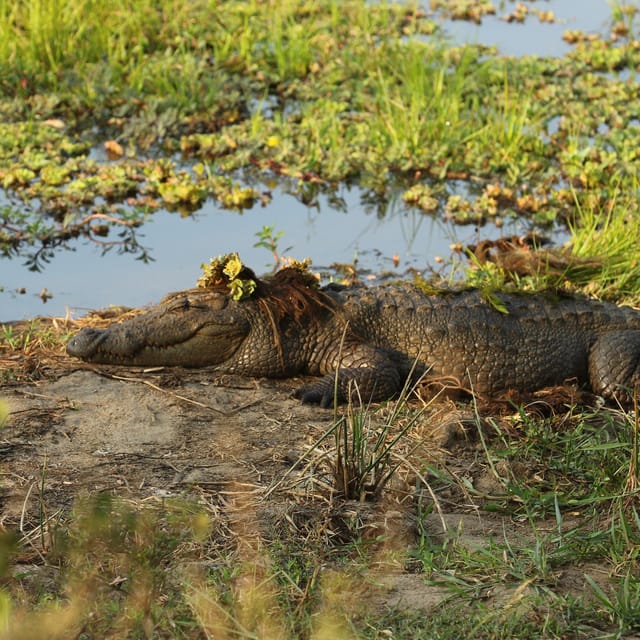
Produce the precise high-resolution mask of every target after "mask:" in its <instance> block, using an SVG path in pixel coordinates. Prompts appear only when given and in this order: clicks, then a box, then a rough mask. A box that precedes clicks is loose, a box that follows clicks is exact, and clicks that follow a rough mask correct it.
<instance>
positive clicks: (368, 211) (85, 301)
mask: <svg viewBox="0 0 640 640" xmlns="http://www.w3.org/2000/svg"><path fill="white" fill-rule="evenodd" d="M336 196H337V197H339V198H340V199H341V200H342V201H343V203H344V208H343V210H337V209H336V208H335V204H336V202H335V197H336ZM336 196H332V197H331V202H330V201H329V197H328V196H326V195H319V196H318V207H307V206H305V205H303V204H301V203H300V202H299V201H298V200H296V199H295V198H294V197H292V196H290V195H287V194H285V193H283V192H282V191H280V190H276V191H274V198H273V201H272V202H271V203H269V204H268V205H267V206H266V207H264V208H259V207H258V208H254V209H252V210H251V211H248V212H246V213H244V214H239V213H237V212H233V211H228V210H224V209H219V208H218V207H216V206H215V205H214V204H213V203H211V202H208V203H207V205H206V206H205V207H204V208H203V209H202V210H200V211H199V212H197V213H196V214H194V215H193V216H192V217H191V218H180V216H179V215H176V214H170V213H167V212H162V211H160V212H157V213H156V214H154V215H153V216H150V218H149V221H148V222H147V223H145V225H144V227H143V228H141V229H140V230H138V232H137V242H138V243H139V244H140V245H141V246H142V247H147V248H149V255H150V258H151V261H148V262H144V261H142V260H140V259H137V260H136V259H133V258H131V257H127V256H119V255H117V253H115V252H113V251H112V252H107V253H106V254H104V255H103V251H102V250H101V248H100V247H97V246H96V245H94V244H93V243H91V242H89V241H87V240H81V241H79V242H76V243H75V244H74V245H73V247H67V250H65V251H62V252H58V253H57V254H56V255H55V256H54V257H53V258H52V259H51V261H50V263H49V264H48V265H47V268H46V270H45V271H44V272H43V273H35V272H28V271H26V270H25V268H24V266H23V261H21V260H11V261H7V260H5V261H3V266H2V272H1V273H0V281H1V283H2V284H3V285H4V286H5V287H6V286H7V285H8V284H9V283H10V284H11V287H12V290H6V291H5V292H3V293H0V321H2V320H5V321H6V320H15V319H19V318H23V317H29V316H33V315H38V314H46V315H62V314H64V313H65V312H66V308H67V307H70V308H72V309H76V310H78V312H79V313H80V312H82V311H83V310H85V309H91V308H99V307H104V306H107V305H109V304H117V305H128V306H140V305H145V304H148V303H151V302H155V301H157V300H158V299H159V298H161V297H162V296H163V295H164V294H165V293H167V292H168V291H173V290H177V289H184V288H187V287H191V286H193V285H194V283H195V281H196V280H197V278H198V275H199V271H200V265H201V264H202V263H203V262H207V261H208V260H209V258H211V257H213V256H217V255H219V254H223V253H227V252H229V251H238V252H239V253H240V255H241V256H242V258H243V260H244V261H245V262H246V263H247V264H248V265H250V266H252V267H253V268H254V269H255V270H256V271H257V272H262V273H264V272H267V271H269V270H270V269H271V266H272V264H273V257H272V256H271V255H270V253H269V252H268V251H266V250H265V249H264V248H256V247H255V246H254V245H255V243H256V242H258V237H257V235H256V234H258V233H259V231H260V230H261V229H262V228H263V227H264V226H271V227H273V229H274V231H276V232H277V231H283V232H284V234H283V236H282V237H281V239H280V240H279V249H280V250H281V251H284V250H286V253H289V254H290V255H292V256H294V257H296V258H305V257H310V258H312V260H313V264H314V267H315V268H317V269H328V268H329V267H330V266H331V265H332V264H333V263H336V262H337V263H351V262H353V261H354V260H357V263H358V267H359V268H361V269H363V270H365V271H371V272H375V273H380V272H382V271H387V270H392V269H394V267H393V261H392V258H393V256H394V254H395V255H397V256H398V258H399V264H398V267H397V269H395V271H396V272H397V273H398V274H401V273H403V272H404V271H405V270H406V269H407V268H409V267H414V268H418V269H425V268H427V267H428V266H429V265H433V264H434V258H435V257H436V256H449V255H450V253H451V251H450V245H451V244H452V243H454V242H458V241H460V242H464V243H467V242H476V241H477V240H478V239H479V238H480V237H482V238H495V237H499V236H501V235H507V234H510V233H523V232H524V231H526V230H527V229H528V225H527V223H526V222H522V221H514V222H512V223H509V224H507V225H505V227H503V228H501V229H496V228H495V227H493V226H489V225H488V226H486V227H484V228H482V230H478V229H477V228H476V227H475V226H473V225H468V226H462V227H461V226H455V225H453V224H452V223H447V222H444V221H442V220H439V219H435V218H432V217H429V216H425V215H424V214H422V213H420V212H418V211H416V210H410V209H407V208H405V206H404V204H403V203H402V202H401V201H400V200H399V199H392V200H391V201H390V202H389V203H388V206H387V209H386V215H384V216H379V215H378V213H379V211H378V210H377V209H376V208H375V207H374V208H373V209H372V208H370V207H368V206H366V202H365V203H364V204H363V196H364V194H363V193H362V192H361V191H360V190H359V189H357V188H351V189H347V188H343V189H341V190H339V192H338V193H337V194H336ZM364 200H366V198H364ZM138 257H139V256H138ZM17 287H24V288H25V289H26V291H27V293H26V294H25V295H19V294H16V293H15V288H17ZM45 287H46V288H47V290H48V292H49V293H51V294H52V295H53V298H52V299H50V300H49V301H48V302H47V303H46V305H43V303H42V301H41V299H40V298H39V296H38V294H39V293H40V292H41V290H42V289H43V288H45Z"/></svg>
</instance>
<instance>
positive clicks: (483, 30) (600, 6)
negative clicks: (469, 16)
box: [443, 0, 611, 56]
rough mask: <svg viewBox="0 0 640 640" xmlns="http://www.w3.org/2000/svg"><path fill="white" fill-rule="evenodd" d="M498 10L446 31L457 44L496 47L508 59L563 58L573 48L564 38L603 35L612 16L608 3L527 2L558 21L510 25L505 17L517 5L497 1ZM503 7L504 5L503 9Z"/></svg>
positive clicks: (589, 0)
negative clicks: (572, 34) (575, 32)
mask: <svg viewBox="0 0 640 640" xmlns="http://www.w3.org/2000/svg"><path fill="white" fill-rule="evenodd" d="M493 4H494V6H496V8H497V11H496V14H495V15H494V16H485V17H483V19H482V24H481V25H477V24H474V23H472V22H466V21H461V20H456V21H448V22H447V23H446V24H444V25H443V28H444V30H445V32H446V33H447V34H449V36H451V38H452V39H453V41H454V42H464V43H468V44H483V45H487V46H495V47H497V49H498V52H499V53H501V54H502V55H505V56H527V55H539V56H563V55H565V54H566V53H568V52H569V51H571V48H572V47H571V45H569V44H567V43H566V42H565V41H564V40H563V39H562V34H563V33H564V32H565V31H568V30H572V31H573V30H576V29H579V30H581V31H585V32H587V33H603V32H604V29H605V28H606V27H607V25H608V24H609V21H610V17H611V7H610V3H609V2H607V0H546V1H543V2H540V1H538V2H532V3H526V5H527V6H528V7H529V11H530V12H532V11H533V10H538V11H553V13H554V16H555V22H553V23H543V22H540V20H539V19H538V17H537V16H535V15H529V16H528V17H527V19H526V20H525V22H524V23H522V24H520V23H516V22H512V23H508V22H506V21H505V20H503V19H502V18H503V16H506V15H508V14H510V13H513V11H514V8H515V5H516V4H517V3H515V2H496V1H494V2H493ZM499 5H501V6H499Z"/></svg>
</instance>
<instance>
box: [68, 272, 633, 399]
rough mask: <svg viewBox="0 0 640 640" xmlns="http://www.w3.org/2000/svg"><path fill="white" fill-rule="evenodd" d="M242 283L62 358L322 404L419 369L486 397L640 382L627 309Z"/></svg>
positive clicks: (387, 289)
mask: <svg viewBox="0 0 640 640" xmlns="http://www.w3.org/2000/svg"><path fill="white" fill-rule="evenodd" d="M244 274H245V275H248V277H254V278H255V276H254V274H253V272H251V271H250V270H249V269H247V268H246V267H244ZM248 281H249V282H252V283H255V291H254V292H253V293H251V295H248V296H246V297H243V298H240V299H236V298H237V296H232V295H231V293H230V290H229V288H228V287H227V286H213V285H212V286H206V287H200V288H195V289H189V290H186V291H181V292H177V293H173V294H169V295H168V296H167V297H166V298H164V299H163V300H162V301H161V302H160V303H159V304H158V305H157V306H155V307H152V308H150V309H149V310H147V311H146V312H143V313H141V314H140V315H136V316H134V317H133V318H130V319H128V320H126V321H124V322H121V323H116V324H112V325H111V326H109V327H108V328H106V329H90V328H85V329H82V330H81V331H80V332H79V333H78V334H76V336H75V337H73V338H72V339H71V340H70V342H69V343H68V345H67V352H68V354H70V355H72V356H76V357H79V358H81V359H83V360H85V361H88V362H93V363H107V364H122V365H138V366H172V365H175V366H182V367H206V366H211V367H214V368H215V369H216V370H217V371H219V372H224V373H235V374H243V375H249V376H255V377H274V378H276V377H280V378H282V377H294V376H298V375H310V376H318V378H317V379H315V380H313V381H312V382H309V383H306V384H304V385H303V386H302V387H300V388H299V389H298V390H297V391H296V392H295V395H296V396H297V397H298V398H301V399H302V401H303V402H306V403H315V404H320V405H321V406H324V407H327V406H330V405H331V404H332V403H333V402H334V399H335V400H346V399H349V398H360V399H361V400H363V401H366V400H369V399H371V400H382V399H386V398H391V397H392V396H394V394H397V393H398V392H399V391H400V390H401V389H402V387H403V385H404V384H405V383H406V381H407V380H410V379H412V378H413V379H418V378H419V377H420V376H423V375H425V374H426V375H427V376H428V377H430V378H435V379H442V378H447V379H449V380H453V381H455V383H456V385H458V386H459V387H460V388H462V389H466V390H469V391H472V392H473V393H476V394H480V395H484V396H486V397H493V396H495V395H497V394H499V393H501V392H504V391H507V390H514V391H535V390H538V389H541V388H543V387H548V386H551V385H557V384H561V383H563V382H566V381H570V380H572V381H577V382H578V383H582V384H586V385H590V388H591V389H592V390H593V392H594V393H596V394H599V395H601V396H603V397H604V398H607V399H613V400H616V401H619V402H623V403H628V402H630V398H631V389H632V388H633V387H634V385H636V384H637V383H638V382H639V381H640V311H638V310H635V309H633V308H631V307H622V306H617V305H615V304H612V303H607V302H603V301H598V300H595V299H590V298H583V297H576V296H569V295H561V294H553V295H552V294H547V293H537V294H519V293H491V295H487V294H485V293H483V292H482V291H479V290H476V289H462V290H458V291H448V290H443V291H437V292H433V291H429V290H426V288H425V287H423V286H420V284H416V283H410V282H404V283H394V284H386V285H379V286H371V287H366V286H357V287H337V286H331V285H329V286H328V287H324V288H320V287H319V286H318V285H317V283H316V281H315V279H314V278H313V277H311V276H309V275H308V274H304V273H302V272H301V271H300V270H299V269H295V268H285V269H283V270H281V271H280V272H278V273H277V274H276V275H275V276H272V277H270V278H265V279H258V278H255V279H251V280H248ZM336 392H337V396H336Z"/></svg>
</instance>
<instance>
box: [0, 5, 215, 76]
mask: <svg viewBox="0 0 640 640" xmlns="http://www.w3.org/2000/svg"><path fill="white" fill-rule="evenodd" d="M203 6H204V3H203V2H198V1H196V2H192V3H190V4H188V3H184V2H181V1H180V0H164V1H162V2H153V1H152V0H132V1H131V2H127V1H125V0H114V1H113V2H108V3H107V2H100V1H99V0H33V1H23V0H18V1H17V2H14V1H12V0H0V63H1V64H2V65H3V66H5V68H6V67H9V68H12V69H13V70H14V72H15V73H18V74H24V75H25V76H26V77H28V78H31V79H33V80H35V81H36V82H37V83H39V84H45V85H48V86H51V87H52V88H56V86H57V84H58V83H59V82H60V81H61V80H62V79H63V76H64V72H65V71H71V70H75V72H76V73H80V74H82V70H84V69H85V68H86V67H87V65H91V64H94V63H98V62H103V63H105V64H108V65H110V66H112V67H114V68H119V67H127V68H128V67H129V66H130V65H132V64H136V63H138V62H139V61H141V60H142V59H143V57H144V56H145V55H148V54H150V53H153V52H154V51H155V50H156V49H157V48H158V47H160V46H161V44H162V45H163V46H164V44H163V43H166V41H167V39H168V37H169V38H170V37H171V36H174V37H175V36H178V35H179V34H180V33H181V30H182V29H183V28H186V27H187V26H188V24H189V23H190V22H194V21H195V20H196V16H197V12H198V11H199V10H200V9H201V8H202V7H203Z"/></svg>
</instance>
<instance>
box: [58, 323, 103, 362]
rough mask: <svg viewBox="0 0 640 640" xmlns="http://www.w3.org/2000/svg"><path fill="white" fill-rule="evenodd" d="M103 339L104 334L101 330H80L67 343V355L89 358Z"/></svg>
mask: <svg viewBox="0 0 640 640" xmlns="http://www.w3.org/2000/svg"><path fill="white" fill-rule="evenodd" d="M105 338H106V332H105V331H103V330H101V329H82V331H80V333H78V334H77V335H76V336H74V337H73V338H71V340H69V342H68V343H67V353H68V354H69V355H70V356H75V357H76V358H83V359H88V358H91V356H93V355H94V354H95V352H96V351H97V349H98V346H99V345H100V344H101V343H102V342H104V340H105Z"/></svg>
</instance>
